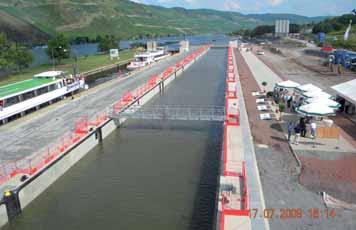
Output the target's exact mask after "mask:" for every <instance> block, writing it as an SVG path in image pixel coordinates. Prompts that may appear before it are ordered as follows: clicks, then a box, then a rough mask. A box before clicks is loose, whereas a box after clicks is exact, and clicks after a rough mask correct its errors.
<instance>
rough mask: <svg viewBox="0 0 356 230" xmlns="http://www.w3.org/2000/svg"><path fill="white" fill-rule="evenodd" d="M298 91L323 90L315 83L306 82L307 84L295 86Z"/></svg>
mask: <svg viewBox="0 0 356 230" xmlns="http://www.w3.org/2000/svg"><path fill="white" fill-rule="evenodd" d="M295 90H296V91H297V92H301V93H303V92H318V91H322V90H321V89H320V88H319V87H317V86H315V85H313V84H306V85H301V86H298V87H296V88H295Z"/></svg>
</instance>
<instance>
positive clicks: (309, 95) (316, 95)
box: [302, 91, 332, 99]
mask: <svg viewBox="0 0 356 230" xmlns="http://www.w3.org/2000/svg"><path fill="white" fill-rule="evenodd" d="M302 96H303V97H306V98H326V99H330V98H332V96H331V95H330V94H328V93H325V92H323V91H307V92H304V93H302Z"/></svg>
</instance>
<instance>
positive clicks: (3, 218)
mask: <svg viewBox="0 0 356 230" xmlns="http://www.w3.org/2000/svg"><path fill="white" fill-rule="evenodd" d="M8 221H9V219H8V217H7V212H6V206H5V204H1V205H0V227H1V226H4V225H5V224H6V223H7V222H8Z"/></svg>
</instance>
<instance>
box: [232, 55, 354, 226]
mask: <svg viewBox="0 0 356 230" xmlns="http://www.w3.org/2000/svg"><path fill="white" fill-rule="evenodd" d="M237 57H238V66H239V74H240V78H241V84H242V88H243V91H244V96H245V103H246V108H247V112H248V115H249V121H250V127H251V131H252V135H253V138H254V143H255V151H256V156H257V161H258V167H259V171H260V176H261V180H262V187H263V192H264V196H265V202H266V208H267V209H272V208H273V209H275V210H276V213H277V215H275V216H274V218H271V219H270V227H271V229H272V230H274V229H278V230H279V229H283V230H284V229H298V230H299V229H303V230H304V229H320V230H321V229H346V230H351V229H355V228H356V223H353V219H355V218H356V213H354V212H351V211H347V210H339V209H338V210H336V214H337V216H336V217H335V218H330V219H327V218H326V217H325V215H324V216H320V217H319V218H315V219H312V218H311V217H310V216H308V211H309V209H311V208H315V209H318V210H320V211H325V210H326V207H325V205H324V202H323V200H322V197H321V195H320V193H318V192H315V191H312V190H310V189H308V188H307V187H305V186H303V185H301V184H299V177H298V174H297V173H296V167H297V163H296V160H295V159H294V157H293V155H292V152H291V150H290V148H289V145H288V143H287V141H286V139H285V136H284V134H283V133H282V131H281V127H280V126H279V124H278V123H275V122H273V121H261V120H258V118H257V116H258V113H259V112H258V111H257V108H256V103H255V100H256V98H255V97H253V96H252V95H251V92H252V91H257V90H259V87H258V84H257V82H256V80H255V79H254V77H253V75H252V73H251V71H250V70H249V68H248V67H247V64H246V63H245V61H244V60H243V58H242V56H241V54H239V53H237ZM293 208H296V209H301V210H302V211H303V217H302V218H294V219H293V218H286V219H283V218H279V217H280V216H279V217H278V214H280V213H281V210H282V209H293Z"/></svg>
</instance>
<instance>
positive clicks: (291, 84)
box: [276, 80, 300, 89]
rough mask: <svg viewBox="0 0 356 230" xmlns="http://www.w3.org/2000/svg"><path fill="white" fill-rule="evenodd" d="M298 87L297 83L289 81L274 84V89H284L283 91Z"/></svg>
mask: <svg viewBox="0 0 356 230" xmlns="http://www.w3.org/2000/svg"><path fill="white" fill-rule="evenodd" d="M298 86H300V84H299V83H297V82H294V81H291V80H287V81H282V82H279V83H277V84H276V87H279V88H285V89H291V88H295V87H298Z"/></svg>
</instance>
